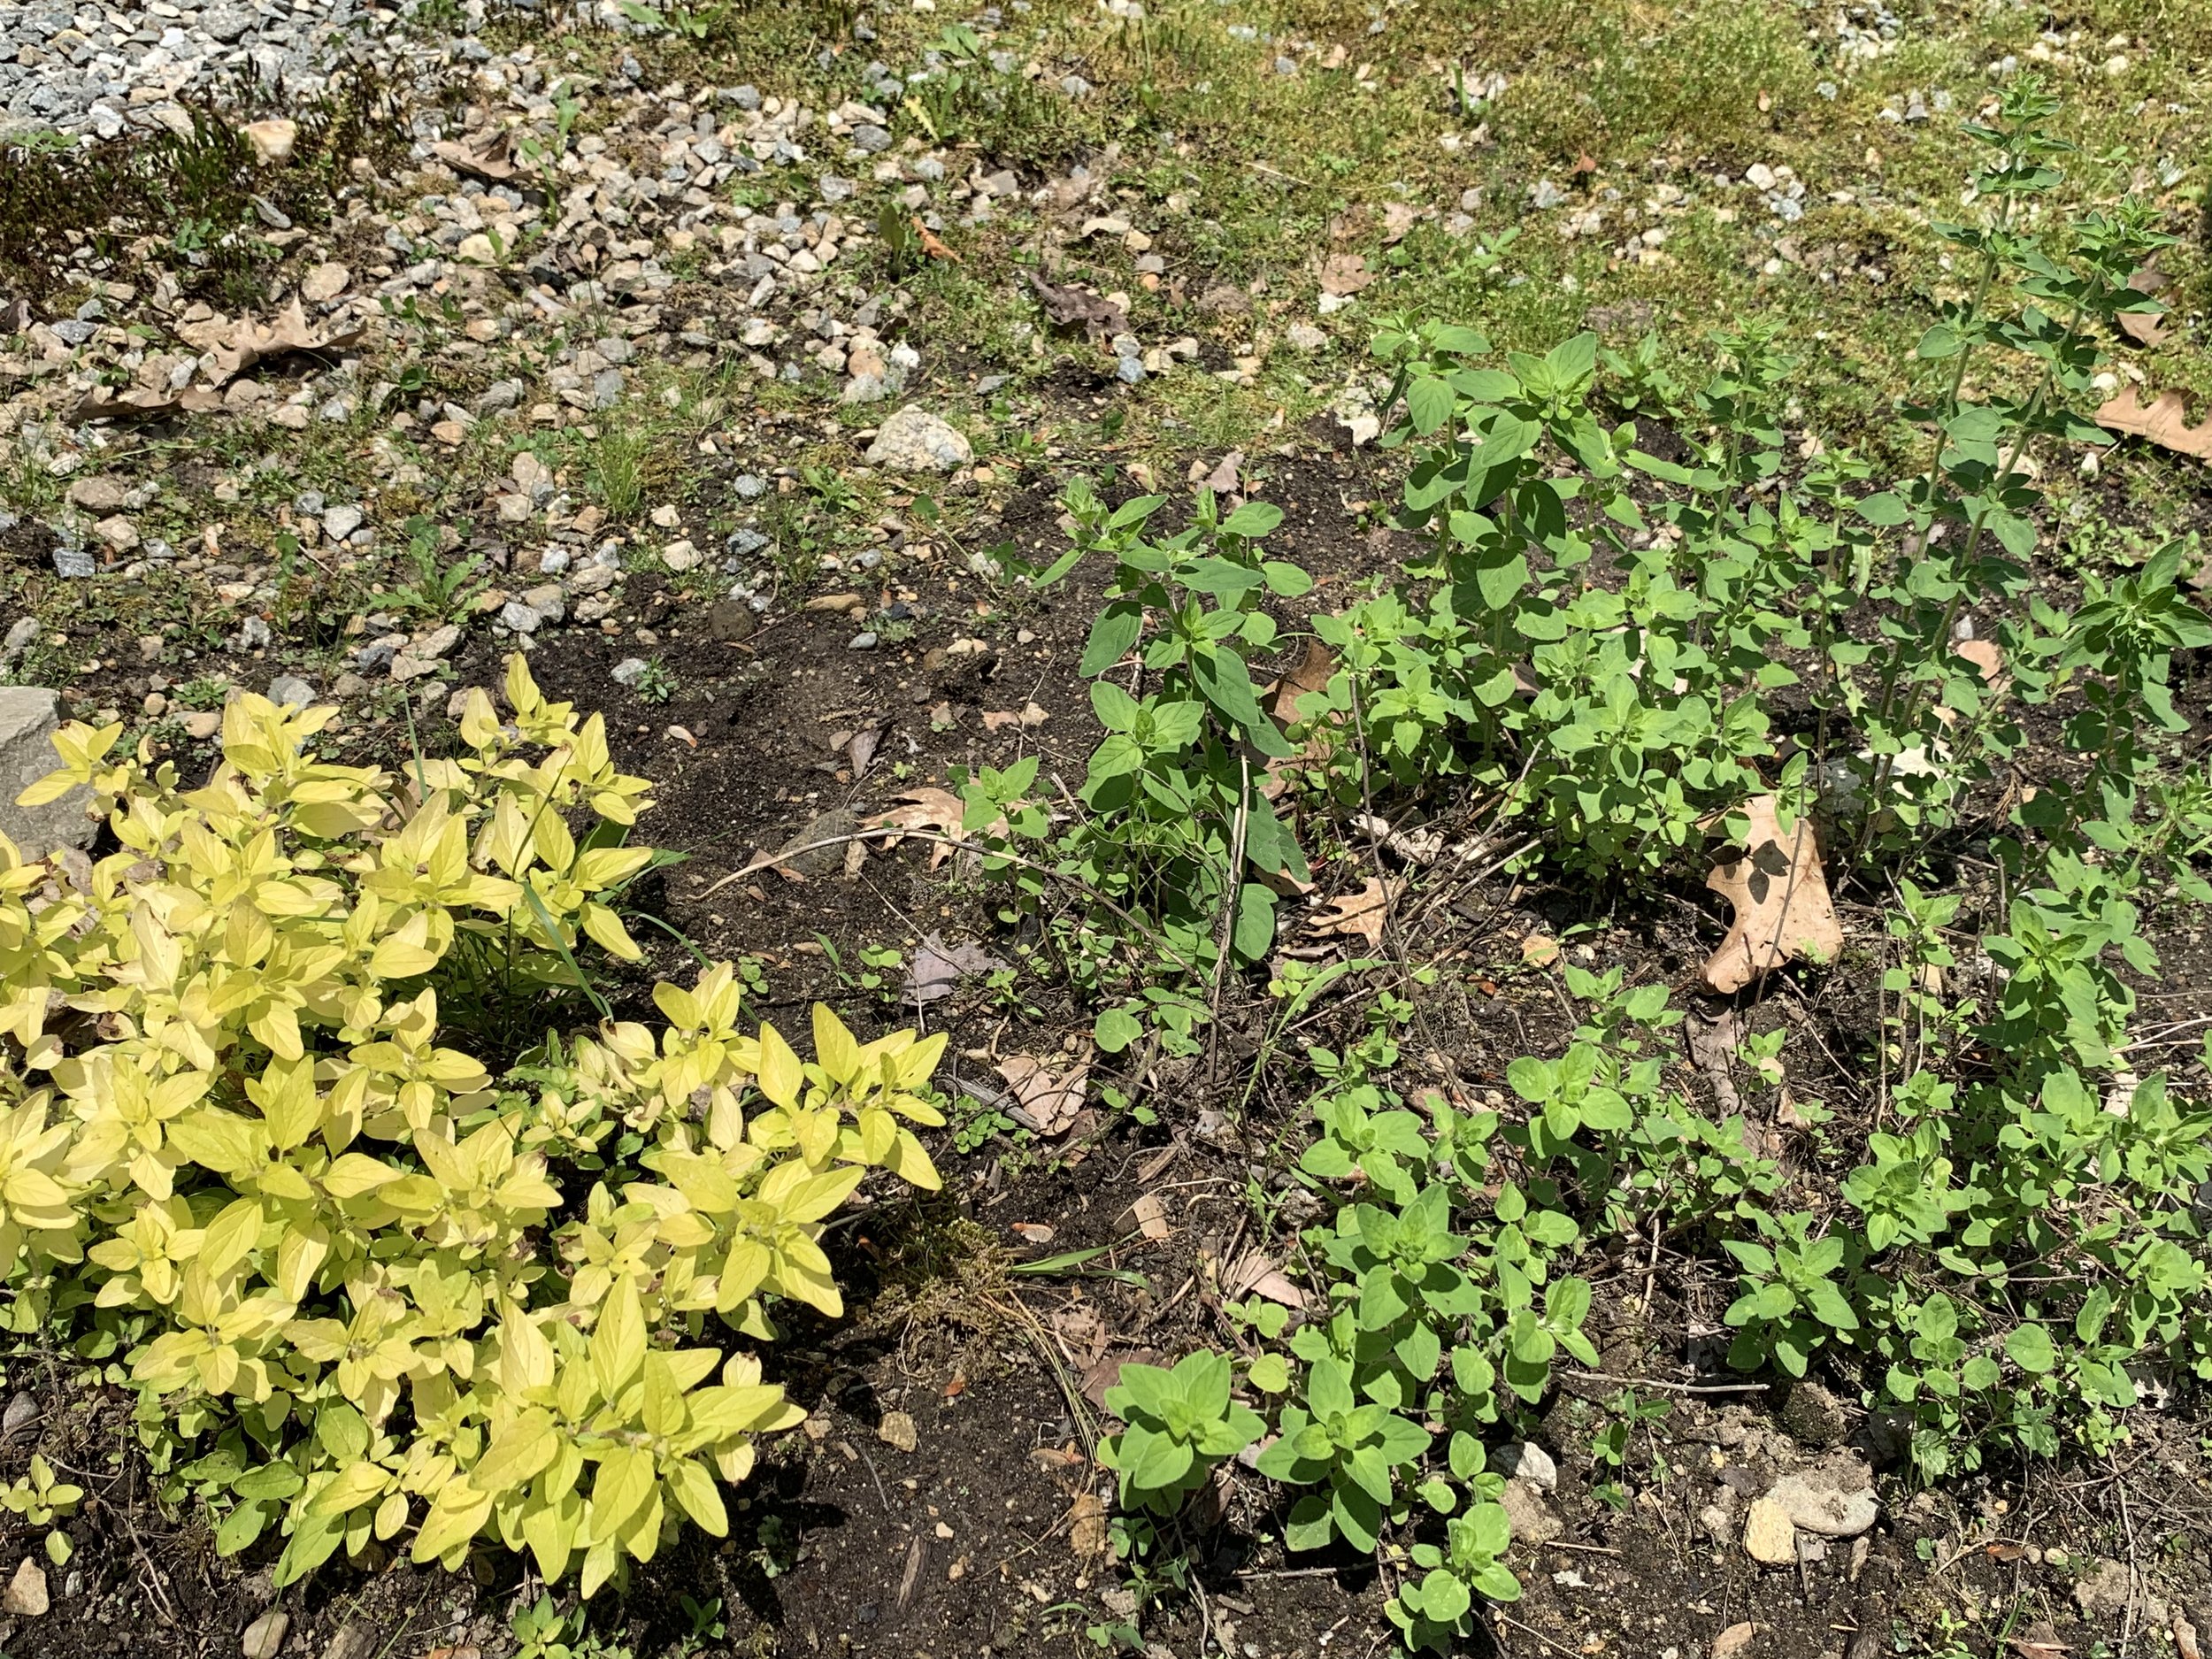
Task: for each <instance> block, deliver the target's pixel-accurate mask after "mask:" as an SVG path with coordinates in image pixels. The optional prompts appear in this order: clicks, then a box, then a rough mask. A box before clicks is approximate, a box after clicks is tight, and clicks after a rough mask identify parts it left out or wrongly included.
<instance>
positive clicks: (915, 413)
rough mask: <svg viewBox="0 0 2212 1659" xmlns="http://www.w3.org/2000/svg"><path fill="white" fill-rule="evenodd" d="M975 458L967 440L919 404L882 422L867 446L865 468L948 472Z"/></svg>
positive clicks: (910, 406)
mask: <svg viewBox="0 0 2212 1659" xmlns="http://www.w3.org/2000/svg"><path fill="white" fill-rule="evenodd" d="M974 459H975V451H974V450H973V449H971V448H970V447H969V444H968V441H967V439H965V438H964V437H962V436H961V435H960V434H959V432H958V431H957V430H956V428H955V427H953V426H951V425H950V424H949V423H948V422H946V421H944V420H941V419H938V417H936V416H935V415H933V414H931V413H930V412H929V411H927V410H926V409H924V408H923V407H922V406H921V405H920V404H919V403H909V404H908V405H907V406H906V407H905V408H904V409H902V410H901V411H899V412H898V413H897V414H895V415H894V416H892V417H891V419H888V420H887V421H885V422H884V423H883V425H882V426H880V427H879V429H878V430H877V432H876V441H875V442H873V443H872V444H870V445H869V446H868V465H871V466H886V467H889V468H890V469H891V470H892V471H893V472H951V471H952V469H953V468H955V467H956V466H966V465H968V464H969V463H971V462H972V461H973V460H974Z"/></svg>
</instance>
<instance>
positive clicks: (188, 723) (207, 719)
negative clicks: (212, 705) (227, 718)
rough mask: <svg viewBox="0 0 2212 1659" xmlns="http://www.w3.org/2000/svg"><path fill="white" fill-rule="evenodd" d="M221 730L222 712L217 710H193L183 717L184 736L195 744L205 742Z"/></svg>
mask: <svg viewBox="0 0 2212 1659" xmlns="http://www.w3.org/2000/svg"><path fill="white" fill-rule="evenodd" d="M222 729H223V716H222V711H221V710H218V709H195V710H192V712H191V713H189V714H188V715H186V716H185V717H184V734H185V735H186V736H187V737H188V738H190V739H191V740H192V741H194V742H196V743H204V742H206V741H207V740H208V739H209V738H211V737H213V736H214V735H215V733H218V732H219V731H221V730H222Z"/></svg>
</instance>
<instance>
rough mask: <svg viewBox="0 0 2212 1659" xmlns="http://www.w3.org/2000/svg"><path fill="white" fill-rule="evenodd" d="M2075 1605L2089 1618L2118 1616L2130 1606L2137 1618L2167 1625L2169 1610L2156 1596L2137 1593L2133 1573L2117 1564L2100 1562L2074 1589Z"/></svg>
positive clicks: (2121, 1564)
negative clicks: (2144, 1618) (2137, 1615)
mask: <svg viewBox="0 0 2212 1659" xmlns="http://www.w3.org/2000/svg"><path fill="white" fill-rule="evenodd" d="M2074 1604H2075V1605H2076V1606H2077V1607H2078V1608H2080V1609H2081V1610H2082V1613H2083V1616H2084V1617H2088V1618H2097V1617H2103V1616H2107V1615H2109V1616H2111V1617H2118V1616H2119V1615H2121V1614H2123V1613H2124V1612H2126V1611H2127V1610H2128V1608H2129V1606H2130V1605H2131V1604H2132V1605H2133V1607H2134V1609H2135V1611H2136V1612H2137V1613H2138V1614H2139V1615H2140V1616H2142V1617H2146V1618H2147V1619H2149V1620H2150V1621H2151V1622H2152V1623H2153V1624H2164V1623H2165V1622H2166V1616H2167V1613H2168V1610H2169V1609H2167V1607H2166V1605H2165V1603H2164V1602H2162V1601H2160V1600H2159V1599H2158V1598H2157V1597H2155V1596H2152V1595H2147V1594H2143V1593H2142V1592H2140V1591H2139V1590H2138V1589H2137V1588H2136V1587H2135V1575H2134V1573H2133V1572H2131V1571H2130V1570H2129V1569H2128V1567H2127V1566H2126V1564H2125V1563H2122V1562H2117V1561H2102V1560H2101V1561H2099V1562H2098V1563H2096V1567H2095V1569H2094V1570H2093V1571H2092V1572H2091V1573H2090V1575H2089V1576H2088V1577H2087V1578H2084V1579H2083V1580H2081V1582H2080V1583H2078V1584H2077V1585H2076V1586H2074Z"/></svg>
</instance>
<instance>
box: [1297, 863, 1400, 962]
mask: <svg viewBox="0 0 2212 1659" xmlns="http://www.w3.org/2000/svg"><path fill="white" fill-rule="evenodd" d="M1395 890H1396V888H1395V885H1393V886H1392V887H1385V886H1384V885H1383V882H1382V879H1381V878H1380V877H1379V876H1370V877H1368V878H1367V885H1366V886H1365V887H1362V888H1361V889H1360V890H1359V891H1358V892H1356V893H1348V894H1346V895H1344V896H1343V897H1342V898H1340V899H1335V900H1333V901H1331V902H1330V903H1329V904H1328V905H1327V906H1326V907H1325V909H1323V910H1319V911H1317V913H1316V914H1315V916H1314V917H1313V918H1312V920H1310V922H1308V923H1307V924H1306V926H1307V930H1308V931H1309V932H1310V933H1318V934H1322V935H1325V936H1326V935H1330V934H1339V935H1343V936H1346V937H1354V936H1356V937H1357V938H1361V939H1364V940H1365V941H1367V942H1368V944H1369V946H1370V947H1371V948H1374V949H1380V948H1381V946H1382V936H1383V924H1384V923H1385V922H1386V921H1387V920H1388V919H1389V918H1390V900H1391V896H1392V895H1393V894H1394V892H1395Z"/></svg>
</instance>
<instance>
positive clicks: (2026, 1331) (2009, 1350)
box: [2005, 1325, 2058, 1377]
mask: <svg viewBox="0 0 2212 1659" xmlns="http://www.w3.org/2000/svg"><path fill="white" fill-rule="evenodd" d="M2005 1357H2006V1358H2008V1359H2009V1360H2010V1361H2011V1362H2012V1363H2014V1364H2016V1365H2017V1366H2018V1367H2019V1368H2020V1369H2021V1370H2022V1371H2027V1372H2029V1373H2030V1374H2031V1375H2032V1376H2037V1377H2040V1376H2042V1375H2043V1374H2044V1373H2045V1372H2047V1371H2050V1370H2051V1369H2052V1368H2053V1367H2055V1365H2056V1364H2057V1363H2058V1353H2057V1350H2056V1349H2055V1348H2053V1347H2052V1346H2051V1333H2050V1332H2049V1331H2048V1330H2047V1329H2046V1328H2045V1327H2044V1326H2042V1325H2016V1326H2015V1327H2014V1328H2013V1331H2012V1333H2011V1334H2010V1335H2008V1336H2007V1337H2006V1338H2005Z"/></svg>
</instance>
